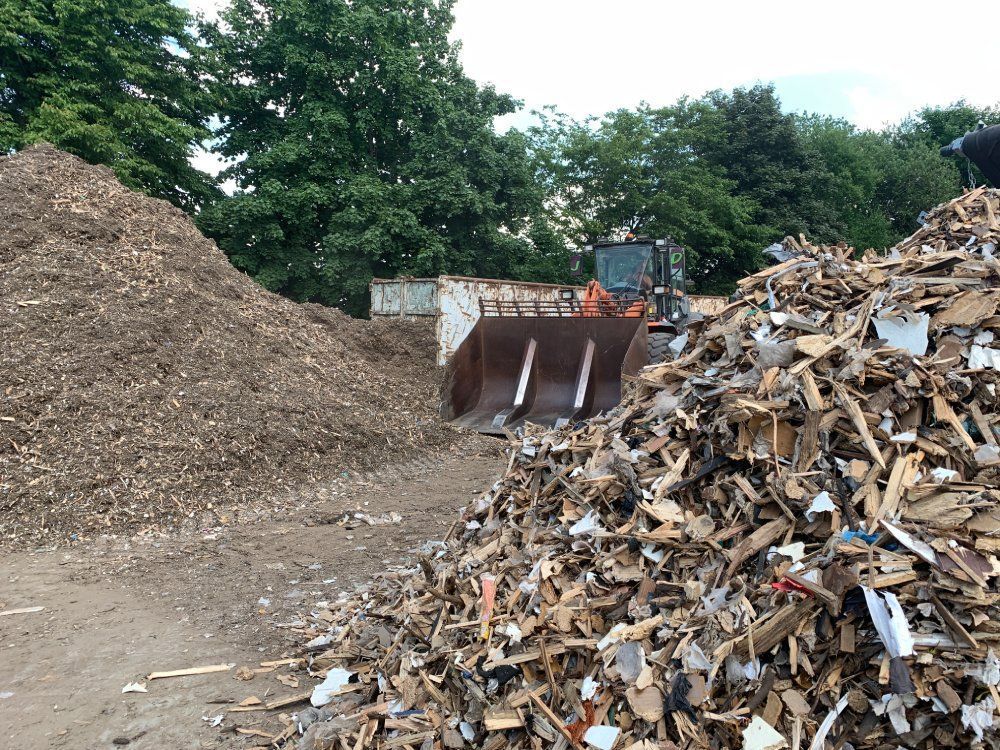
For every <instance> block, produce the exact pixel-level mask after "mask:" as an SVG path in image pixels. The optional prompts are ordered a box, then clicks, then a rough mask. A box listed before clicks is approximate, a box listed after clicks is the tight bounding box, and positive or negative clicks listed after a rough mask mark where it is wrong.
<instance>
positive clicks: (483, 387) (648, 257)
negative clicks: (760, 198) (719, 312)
mask: <svg viewBox="0 0 1000 750" xmlns="http://www.w3.org/2000/svg"><path fill="white" fill-rule="evenodd" d="M586 249H587V251H589V252H593V254H594V264H595V270H596V276H597V278H596V279H594V280H592V281H591V282H590V283H589V284H587V287H586V290H585V291H584V292H583V293H582V294H580V293H578V292H577V291H576V290H573V289H566V290H563V291H561V292H560V297H561V299H559V300H557V301H544V302H543V301H531V302H524V301H505V300H495V299H492V300H486V299H482V298H481V299H480V300H479V312H480V317H479V320H478V322H477V323H476V325H475V327H474V328H473V329H472V331H471V332H470V333H469V335H468V336H467V337H466V339H465V341H463V342H462V344H461V345H460V346H459V347H458V349H457V350H456V352H455V354H454V356H453V357H452V360H451V362H450V364H449V366H448V374H447V376H446V385H445V392H444V399H443V402H442V416H443V417H444V418H445V419H447V420H449V421H452V422H454V423H456V424H459V425H462V426H464V427H469V428H472V429H475V430H478V431H480V432H484V433H493V434H503V433H504V431H505V430H514V429H516V428H517V427H519V426H521V425H523V424H524V423H526V422H532V423H535V424H541V425H545V426H557V427H558V426H562V425H564V424H567V423H575V422H576V421H579V420H581V419H585V418H587V417H591V416H594V415H596V414H599V413H600V412H603V411H607V410H608V409H611V408H613V407H614V406H616V405H617V404H618V403H619V401H620V400H621V387H622V376H623V375H635V374H636V373H638V372H639V370H640V369H641V368H642V367H643V366H645V365H647V364H649V363H650V362H657V361H661V360H663V359H664V358H665V357H666V356H667V355H668V348H669V345H670V343H671V342H672V341H673V340H674V339H675V338H676V337H678V336H680V335H682V332H683V329H684V327H685V326H686V325H687V323H688V322H689V321H690V320H691V317H692V313H691V311H690V309H689V305H688V297H687V294H686V269H685V252H684V248H682V247H681V246H679V245H677V244H676V243H674V242H672V241H671V240H668V239H657V240H654V239H650V238H647V237H634V236H632V235H629V236H628V237H627V238H626V240H625V241H624V242H598V243H596V244H594V245H588V246H587V248H586Z"/></svg>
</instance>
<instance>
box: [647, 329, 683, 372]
mask: <svg viewBox="0 0 1000 750" xmlns="http://www.w3.org/2000/svg"><path fill="white" fill-rule="evenodd" d="M674 338H676V337H675V335H674V334H672V333H650V334H649V335H648V337H647V347H646V348H647V351H648V352H649V363H650V364H651V365H655V364H656V363H658V362H666V361H667V360H668V359H670V357H669V356H668V352H669V350H668V349H667V345H668V344H669V343H670V342H671V341H673V340H674Z"/></svg>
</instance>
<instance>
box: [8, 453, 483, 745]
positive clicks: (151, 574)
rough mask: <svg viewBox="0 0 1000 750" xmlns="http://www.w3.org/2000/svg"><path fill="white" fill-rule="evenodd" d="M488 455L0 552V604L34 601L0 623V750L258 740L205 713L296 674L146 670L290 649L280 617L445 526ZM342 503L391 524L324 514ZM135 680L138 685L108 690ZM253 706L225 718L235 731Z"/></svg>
mask: <svg viewBox="0 0 1000 750" xmlns="http://www.w3.org/2000/svg"><path fill="white" fill-rule="evenodd" d="M502 460H503V459H502V457H501V455H500V452H499V450H495V449H494V448H492V447H489V446H487V447H484V448H483V449H481V450H480V451H479V452H478V454H472V455H468V454H458V453H454V454H446V455H444V456H442V457H439V458H434V459H428V460H423V461H420V462H415V463H411V464H407V465H404V466H402V467H395V468H389V469H385V470H382V471H381V472H379V473H376V474H373V475H367V476H365V477H361V478H350V479H343V480H341V482H339V483H337V484H335V485H333V486H332V487H329V488H326V492H324V493H322V494H323V496H325V497H327V498H329V499H326V500H311V499H310V498H304V499H303V502H302V503H301V505H300V506H299V508H298V510H296V511H294V512H284V513H279V514H275V515H274V516H272V517H270V518H268V519H266V520H263V521H260V522H258V523H256V524H252V525H245V526H231V527H222V528H213V529H206V530H204V531H203V532H201V533H198V534H187V535H175V536H169V537H164V536H156V537H151V536H145V537H130V538H117V539H107V540H101V541H99V542H95V543H89V544H87V545H86V546H76V547H71V548H61V549H55V550H51V549H49V550H37V551H34V552H25V553H5V554H0V611H2V610H10V609H17V608H23V607H38V606H41V607H44V610H42V611H40V612H36V613H27V614H13V615H7V616H2V617H0V746H4V747H10V748H19V749H20V748H24V749H29V748H30V749H31V750H35V749H36V748H86V749H87V750H90V749H92V748H93V749H95V750H96V749H99V748H115V747H123V746H124V747H128V748H130V749H135V750H141V749H143V748H150V749H151V748H157V749H161V748H179V749H180V748H183V749H186V748H225V747H241V748H242V747H252V746H256V745H261V746H265V745H266V744H267V742H266V740H264V739H262V738H261V737H246V736H237V735H236V734H235V733H234V732H233V730H232V724H233V723H234V722H233V721H232V720H227V721H226V722H225V723H224V724H223V728H212V727H210V726H209V723H210V722H209V721H208V720H210V719H211V718H212V717H215V716H218V715H219V714H222V713H223V709H224V708H226V707H227V706H228V705H230V704H231V703H233V702H237V703H238V702H240V701H242V700H244V699H245V698H247V697H248V696H257V697H259V698H260V699H262V700H264V701H268V700H275V699H276V698H280V697H282V696H287V695H293V694H295V693H301V692H303V690H306V689H309V688H310V687H311V684H312V683H311V681H308V682H307V681H303V683H302V684H301V686H300V687H299V688H298V689H297V690H296V689H294V688H293V687H291V686H289V685H288V684H285V683H282V682H279V680H278V679H277V678H278V677H279V676H283V677H284V679H285V680H286V682H294V680H291V679H290V678H291V677H292V673H291V672H289V671H287V669H285V668H279V669H276V670H275V671H273V672H270V673H261V674H257V675H256V676H255V677H254V679H253V680H252V681H249V682H244V681H238V680H236V679H235V676H234V674H235V671H236V670H235V669H233V670H230V671H227V672H221V673H215V674H206V675H199V676H192V677H178V678H169V679H162V680H154V681H146V679H145V677H146V675H147V674H148V673H149V672H152V671H161V670H173V669H181V668H187V667H195V666H203V665H212V664H222V663H228V664H234V665H237V666H241V665H248V666H250V667H259V664H260V662H261V661H266V660H274V659H280V658H281V657H282V656H283V655H284V654H285V653H286V652H288V653H291V648H292V640H291V638H290V637H289V636H288V634H287V633H288V631H287V626H288V625H290V624H293V623H294V622H295V621H296V619H297V616H298V615H299V614H300V613H302V612H304V611H307V610H308V608H309V607H311V605H312V604H313V603H314V602H316V601H319V600H323V599H335V598H336V597H337V595H338V593H339V592H340V591H342V590H344V589H348V588H350V587H352V586H353V585H355V584H356V583H359V582H363V581H365V580H366V579H367V578H368V577H370V576H371V575H372V573H374V572H376V571H378V570H381V569H384V568H385V567H387V566H388V565H389V564H391V563H393V562H397V561H399V560H401V559H403V558H405V557H406V556H407V553H408V551H410V550H412V549H414V548H416V547H417V546H419V545H420V544H421V543H423V542H424V541H425V540H428V539H440V538H441V537H442V536H444V534H445V533H446V532H447V530H448V528H449V527H450V526H451V524H452V523H453V522H454V520H455V519H456V518H457V517H458V516H457V512H456V511H457V510H458V509H459V508H460V507H462V506H463V505H465V504H466V503H467V502H468V501H469V500H470V499H471V498H472V497H474V496H475V494H477V493H478V492H482V491H484V490H485V489H487V488H488V487H489V486H490V484H491V482H492V481H493V479H494V478H495V477H496V476H497V475H498V474H499V472H500V470H501V463H502ZM356 510H361V511H364V512H367V513H370V514H371V515H372V516H375V517H378V516H380V515H383V514H388V513H390V512H393V511H395V512H397V513H399V514H400V515H401V516H402V517H403V518H402V521H401V522H399V523H389V524H386V525H377V526H370V525H368V524H362V525H360V526H358V527H356V528H348V526H350V525H351V524H347V525H341V524H338V523H337V521H338V519H340V518H342V516H343V513H344V512H345V511H356ZM283 625H284V626H286V628H283V627H282V626H283ZM299 674H300V675H301V673H299ZM134 681H140V682H145V683H146V686H147V689H148V693H127V694H122V692H121V690H122V688H123V687H124V686H125V685H126V684H127V683H130V682H134ZM255 716H259V714H252V713H240V714H230V717H236V718H239V723H240V724H242V725H244V726H246V725H249V724H253V722H254V721H255V719H254V718H253V717H255ZM202 717H206V719H208V720H203V718H202ZM263 726H264V724H263V723H262V724H261V727H263ZM227 727H229V729H228V731H227Z"/></svg>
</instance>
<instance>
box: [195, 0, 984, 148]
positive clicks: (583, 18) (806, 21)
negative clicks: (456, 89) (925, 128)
mask: <svg viewBox="0 0 1000 750" xmlns="http://www.w3.org/2000/svg"><path fill="white" fill-rule="evenodd" d="M177 2H178V4H180V5H184V6H186V7H189V8H192V9H193V10H201V11H203V12H206V13H213V12H214V10H215V9H216V8H217V7H219V6H220V5H221V4H222V3H221V2H218V1H217V0H177ZM455 15H456V23H455V29H454V33H453V38H454V39H455V40H456V41H460V42H461V44H462V61H463V63H464V65H465V70H466V72H467V73H468V74H469V75H471V76H472V77H473V78H475V79H476V80H478V81H480V82H483V83H487V82H488V83H493V84H494V85H496V87H497V88H498V89H500V90H501V91H505V92H507V93H509V94H512V95H514V96H516V97H518V98H519V99H523V100H524V102H525V109H526V110H531V109H537V108H540V107H542V106H544V105H547V104H551V105H555V106H556V107H557V108H558V109H560V110H562V111H564V112H567V113H569V114H571V115H574V116H576V117H584V116H587V115H592V114H593V115H598V114H602V113H604V112H607V111H609V110H611V109H615V108H618V107H632V106H635V105H636V104H638V103H639V102H640V101H646V102H648V103H650V104H653V105H661V104H668V103H671V102H673V101H675V100H676V99H677V98H678V97H680V96H683V95H690V96H700V95H701V94H703V93H705V92H706V91H710V90H712V89H716V88H721V89H731V88H732V87H734V86H745V85H751V84H753V83H755V82H758V81H764V82H770V81H773V82H774V83H775V84H776V85H777V89H778V93H779V95H780V96H781V99H782V102H783V105H784V107H785V109H786V110H787V111H801V110H807V111H810V112H820V113H824V114H831V115H837V116H840V117H846V118H847V119H849V120H851V121H852V122H854V123H855V124H857V125H859V126H861V127H866V128H879V127H881V126H883V125H884V124H886V123H896V122H898V121H899V120H900V119H902V118H903V117H904V116H905V115H906V114H907V113H909V112H911V111H913V110H914V109H917V108H919V107H921V106H923V105H925V104H932V105H944V104H949V103H951V102H953V101H956V100H958V99H962V98H964V99H967V100H968V101H970V102H972V103H974V104H995V103H997V102H1000V75H998V74H1000V35H998V33H997V32H998V30H1000V2H998V0H987V1H986V2H978V3H977V2H965V3H954V2H940V0H939V1H938V2H927V1H926V0H908V1H903V0H866V1H865V2H860V1H859V0H823V1H821V2H817V0H798V1H797V2H790V1H787V0H756V2H747V1H746V0H742V1H740V0H714V1H708V2H707V1H705V0H701V2H690V1H688V0H686V1H684V2H674V1H673V0H613V1H610V2H609V0H458V3H457V5H456V10H455ZM980 32H982V33H980ZM528 120H529V116H528V115H527V114H526V113H522V114H521V115H515V116H513V117H511V118H508V121H507V122H506V123H502V125H508V124H512V125H523V124H525V123H526V122H528ZM957 135H960V134H958V133H956V136H957Z"/></svg>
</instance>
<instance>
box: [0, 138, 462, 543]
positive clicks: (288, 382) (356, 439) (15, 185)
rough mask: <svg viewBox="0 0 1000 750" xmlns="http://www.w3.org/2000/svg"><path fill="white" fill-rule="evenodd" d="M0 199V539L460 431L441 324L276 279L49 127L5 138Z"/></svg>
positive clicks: (401, 450) (187, 506)
mask: <svg viewBox="0 0 1000 750" xmlns="http://www.w3.org/2000/svg"><path fill="white" fill-rule="evenodd" d="M0 205H2V206H3V219H4V220H3V222H2V225H0V319H2V321H3V323H2V335H0V362H2V365H0V544H15V545H24V544H33V543H36V542H39V541H47V542H56V541H64V540H66V539H68V538H85V537H87V536H92V535H94V534H96V533H102V532H119V531H124V530H129V531H136V530H143V529H150V528H152V529H159V528H165V527H171V526H176V525H178V524H180V523H182V522H188V523H201V522H202V521H203V520H204V521H205V522H206V523H207V524H208V525H216V524H217V523H218V519H217V518H216V517H215V515H214V514H215V513H216V512H221V511H224V512H226V513H227V514H229V516H230V517H232V513H231V511H232V510H233V509H234V508H235V509H239V508H244V507H248V506H254V505H262V506H264V507H273V506H274V503H275V502H276V501H277V497H278V496H279V495H280V494H281V491H282V489H283V488H285V487H288V486H295V485H298V484H300V483H303V482H306V481H309V480H313V479H323V478H327V477H331V476H337V475H339V474H340V473H341V472H342V471H345V470H351V469H369V468H373V467H377V466H380V465H382V464H384V463H386V462H392V461H400V460H406V459H407V458H410V457H413V456H415V455H419V454H420V453H422V452H425V451H427V450H433V449H440V448H444V447H446V446H449V445H451V444H453V443H454V442H455V440H456V439H457V438H458V433H457V432H456V431H455V430H453V429H451V428H450V427H448V426H446V425H442V424H441V422H440V420H438V419H437V414H436V408H437V374H436V371H435V367H434V364H433V363H434V356H435V345H434V341H433V334H428V333H426V332H424V331H422V330H420V329H419V328H417V327H415V326H414V325H404V324H400V323H395V322H394V323H389V324H383V323H375V324H373V323H369V322H367V321H358V320H352V319H351V318H349V317H347V316H346V315H344V314H342V313H340V312H339V311H336V310H333V309H330V308H323V307H320V306H319V305H299V304H296V303H294V302H291V301H289V300H287V299H284V298H282V297H278V296H277V295H274V294H271V293H270V292H267V291H265V290H263V289H262V288H261V287H259V286H258V285H257V284H255V283H254V282H253V281H252V280H251V279H249V278H248V277H247V276H245V275H244V274H242V273H240V272H238V271H237V270H236V269H234V268H233V267H232V266H231V265H230V264H229V262H228V261H227V259H226V257H225V256H224V255H223V254H222V253H221V252H220V251H219V249H218V248H217V247H216V246H215V243H213V242H211V241H209V240H207V239H205V238H204V237H203V236H202V235H201V234H199V232H198V230H197V229H196V228H195V226H194V225H193V224H192V223H191V220H190V219H189V218H188V217H187V216H185V215H184V214H183V213H182V212H180V211H179V210H177V209H176V208H174V207H172V206H170V205H169V204H167V203H165V202H164V201H159V200H154V199H152V198H149V197H148V196H145V195H141V194H139V193H136V192H133V191H131V190H129V189H127V188H126V187H124V186H123V185H122V184H121V183H120V182H118V180H116V179H115V177H114V175H113V174H112V172H111V171H110V170H108V169H106V168H104V167H95V166H92V165H89V164H86V163H84V162H83V161H81V160H80V159H77V158H75V157H73V156H70V155H69V154H65V153H62V152H60V151H57V150H56V149H53V148H51V147H48V146H42V147H37V148H32V149H28V150H25V151H23V152H21V153H18V154H15V155H13V156H8V157H0ZM209 508H211V511H208V510H207V509H209ZM205 516H209V517H207V518H206V517H205Z"/></svg>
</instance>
